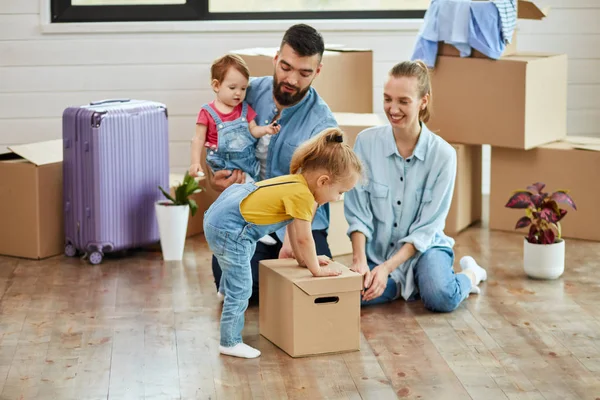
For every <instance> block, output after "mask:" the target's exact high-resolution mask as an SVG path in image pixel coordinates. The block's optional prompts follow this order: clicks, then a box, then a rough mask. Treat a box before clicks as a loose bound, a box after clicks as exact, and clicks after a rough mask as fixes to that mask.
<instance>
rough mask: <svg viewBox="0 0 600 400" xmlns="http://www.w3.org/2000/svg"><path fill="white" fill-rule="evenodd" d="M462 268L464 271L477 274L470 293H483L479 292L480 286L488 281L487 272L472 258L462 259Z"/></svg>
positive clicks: (465, 257)
mask: <svg viewBox="0 0 600 400" xmlns="http://www.w3.org/2000/svg"><path fill="white" fill-rule="evenodd" d="M460 267H461V269H462V270H463V271H465V270H470V271H472V272H473V273H474V274H475V285H474V286H472V287H471V291H470V293H476V294H479V293H480V292H481V291H480V290H479V287H478V285H479V284H480V283H481V282H482V281H485V280H486V279H487V271H486V270H485V269H483V268H481V267H480V266H479V265H478V264H477V262H476V261H475V259H474V258H473V257H471V256H464V257H463V258H461V259H460Z"/></svg>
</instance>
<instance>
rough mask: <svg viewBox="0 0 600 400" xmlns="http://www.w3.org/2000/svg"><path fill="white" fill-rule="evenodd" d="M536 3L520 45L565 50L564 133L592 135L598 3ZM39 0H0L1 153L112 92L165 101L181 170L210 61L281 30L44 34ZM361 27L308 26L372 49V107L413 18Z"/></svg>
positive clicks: (56, 130)
mask: <svg viewBox="0 0 600 400" xmlns="http://www.w3.org/2000/svg"><path fill="white" fill-rule="evenodd" d="M47 1H49V0H47ZM540 2H541V4H543V5H550V6H552V10H551V12H550V16H549V17H548V18H547V19H546V20H545V21H542V22H530V21H526V22H521V30H520V34H519V41H518V46H519V48H520V49H521V50H536V51H547V52H566V53H567V54H568V55H569V99H568V108H569V110H568V129H569V134H571V135H576V134H577V135H579V134H583V135H594V134H599V133H600V130H599V129H598V128H597V126H598V125H600V90H598V89H600V23H598V22H597V21H600V1H598V0H546V1H540ZM43 3H44V1H40V0H2V1H0V151H2V150H4V148H5V147H6V146H7V145H9V144H16V143H24V142H31V141H38V140H48V139H55V138H60V137H61V114H62V111H63V109H64V108H65V107H67V106H70V105H80V104H84V103H86V102H89V101H90V100H98V99H104V98H111V97H131V98H144V99H152V100H157V101H162V102H165V103H166V104H167V106H168V108H169V117H170V128H171V150H170V154H171V165H172V167H173V168H174V169H182V168H185V167H186V166H187V164H188V160H189V139H190V138H191V136H192V134H193V129H194V128H193V127H194V121H195V116H196V113H197V111H198V108H199V107H200V105H201V104H202V103H203V102H206V101H209V100H210V99H211V98H212V93H211V92H210V91H209V90H208V80H209V79H208V70H209V65H210V62H211V61H212V60H213V59H214V58H215V57H217V56H219V55H221V54H223V53H225V52H227V51H228V50H232V49H237V48H243V47H257V46H277V45H278V43H279V41H280V39H281V35H282V33H283V30H284V29H285V28H282V29H279V30H276V31H273V30H271V31H268V32H261V31H256V30H253V31H249V32H233V31H230V32H226V31H221V32H214V33H209V32H202V31H198V32H195V31H193V30H192V29H190V28H189V25H186V28H185V29H177V31H169V29H171V28H177V27H178V26H179V25H178V24H170V25H169V24H167V25H168V27H167V28H165V25H162V28H161V29H162V32H161V31H155V32H139V31H135V30H134V31H132V32H129V33H119V32H66V33H56V32H53V33H48V32H42V30H43V29H42V28H41V27H40V20H41V18H40V7H41V6H40V4H43ZM44 14H46V13H45V12H42V16H44ZM290 24H291V22H290ZM365 25H367V26H365ZM368 25H369V24H362V26H361V27H360V30H359V29H358V28H355V27H354V26H346V27H344V26H343V25H340V24H337V25H335V27H337V28H335V27H334V28H331V29H327V27H328V26H330V25H328V24H326V23H325V24H324V23H323V22H321V23H316V24H315V26H318V27H323V28H324V30H323V34H324V36H325V39H326V41H327V42H328V43H341V44H346V45H349V46H353V47H370V48H372V49H373V50H374V62H375V65H374V71H375V73H374V78H373V85H374V88H375V90H374V101H375V102H374V104H375V107H376V108H375V111H376V112H380V111H381V101H380V99H381V97H382V95H381V90H382V81H383V77H384V74H385V73H386V71H387V70H388V69H389V68H390V67H391V66H392V65H393V64H394V63H395V62H397V61H399V60H402V59H407V58H408V57H409V56H410V54H411V52H412V46H413V43H414V40H415V37H416V34H417V30H416V29H417V28H418V24H414V23H413V24H405V23H404V24H403V23H398V25H397V28H396V26H395V25H394V26H391V27H390V25H389V24H388V25H385V26H386V27H387V28H386V29H387V30H382V27H381V24H378V23H376V24H373V25H371V26H372V27H373V29H369V28H370V27H369V26H368ZM89 26H90V25H88V27H89ZM146 26H147V27H148V28H150V27H152V26H154V25H153V24H147V25H146ZM282 26H283V25H282ZM285 26H287V25H285ZM128 28H130V27H128ZM365 28H366V29H365ZM335 29H337V30H335ZM46 30H47V29H46ZM89 30H92V29H88V31H89ZM484 164H485V162H484ZM484 175H485V173H484ZM484 191H487V181H486V179H484Z"/></svg>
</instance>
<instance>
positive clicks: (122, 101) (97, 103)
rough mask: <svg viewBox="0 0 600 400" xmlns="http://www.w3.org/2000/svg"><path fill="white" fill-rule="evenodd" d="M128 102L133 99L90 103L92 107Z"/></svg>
mask: <svg viewBox="0 0 600 400" xmlns="http://www.w3.org/2000/svg"><path fill="white" fill-rule="evenodd" d="M128 101H131V99H109V100H101V101H93V102H91V103H90V106H97V105H100V104H107V103H127V102H128Z"/></svg>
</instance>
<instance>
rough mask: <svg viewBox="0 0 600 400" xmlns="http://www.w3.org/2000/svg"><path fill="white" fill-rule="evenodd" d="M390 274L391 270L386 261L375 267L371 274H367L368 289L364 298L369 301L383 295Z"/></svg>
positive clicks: (366, 285)
mask: <svg viewBox="0 0 600 400" xmlns="http://www.w3.org/2000/svg"><path fill="white" fill-rule="evenodd" d="M389 275H390V271H389V270H388V268H387V265H386V264H385V263H384V264H381V265H378V266H376V267H375V268H373V269H372V270H371V274H370V276H369V277H367V276H365V288H367V289H366V291H365V293H364V294H363V300H364V301H369V300H373V299H376V298H378V297H379V296H381V295H382V294H383V291H384V290H385V288H386V286H387V282H388V277H389Z"/></svg>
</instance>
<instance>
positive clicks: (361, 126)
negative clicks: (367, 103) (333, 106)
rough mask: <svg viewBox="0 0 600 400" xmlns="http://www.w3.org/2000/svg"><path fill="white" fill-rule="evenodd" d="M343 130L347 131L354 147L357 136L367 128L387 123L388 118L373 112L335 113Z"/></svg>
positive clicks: (349, 141)
mask: <svg viewBox="0 0 600 400" xmlns="http://www.w3.org/2000/svg"><path fill="white" fill-rule="evenodd" d="M333 116H334V118H335V120H336V121H337V123H338V126H339V127H340V129H341V130H343V131H344V132H345V133H346V137H347V139H348V144H349V145H350V146H352V147H354V143H355V142H356V137H357V136H358V134H359V133H361V132H362V131H364V130H365V129H367V128H372V127H374V126H379V125H385V124H387V123H388V122H387V120H386V119H385V118H383V117H380V116H379V115H378V114H373V113H340V112H335V113H333Z"/></svg>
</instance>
